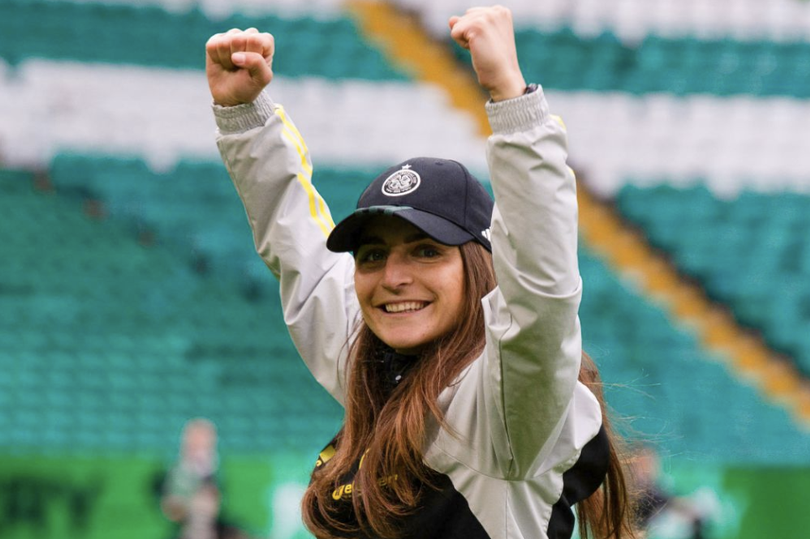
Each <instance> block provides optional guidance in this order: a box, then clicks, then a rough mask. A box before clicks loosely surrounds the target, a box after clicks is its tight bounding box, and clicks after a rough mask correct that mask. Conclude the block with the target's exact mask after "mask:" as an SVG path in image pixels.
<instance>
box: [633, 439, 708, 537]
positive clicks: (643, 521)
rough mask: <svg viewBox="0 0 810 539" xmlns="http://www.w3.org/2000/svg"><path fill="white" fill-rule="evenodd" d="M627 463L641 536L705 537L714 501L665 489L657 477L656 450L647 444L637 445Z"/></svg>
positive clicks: (658, 459)
mask: <svg viewBox="0 0 810 539" xmlns="http://www.w3.org/2000/svg"><path fill="white" fill-rule="evenodd" d="M631 462H632V465H631V472H632V473H631V477H632V479H633V484H634V486H635V488H636V489H637V491H638V505H637V515H638V521H639V527H640V529H641V530H642V532H641V534H640V537H641V539H645V538H649V539H663V538H667V539H706V537H707V535H706V522H707V520H708V518H709V517H710V516H711V513H712V508H713V507H714V506H715V505H716V503H714V502H713V500H705V499H704V500H703V501H702V502H700V501H699V500H698V499H693V498H690V497H686V496H676V495H674V494H672V493H671V492H669V491H668V490H667V489H666V488H665V487H664V485H663V482H662V479H661V463H660V458H659V456H658V452H657V451H656V450H655V449H654V448H653V447H650V446H649V445H641V446H639V447H638V448H637V449H636V450H635V452H634V454H633V457H632V459H631ZM704 498H705V496H704Z"/></svg>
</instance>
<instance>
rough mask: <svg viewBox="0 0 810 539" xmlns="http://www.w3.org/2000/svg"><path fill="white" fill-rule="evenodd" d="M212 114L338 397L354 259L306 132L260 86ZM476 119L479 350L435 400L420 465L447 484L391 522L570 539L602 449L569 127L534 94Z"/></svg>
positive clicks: (468, 534) (289, 315)
mask: <svg viewBox="0 0 810 539" xmlns="http://www.w3.org/2000/svg"><path fill="white" fill-rule="evenodd" d="M214 112H215V117H216V121H217V126H218V128H219V133H218V137H217V144H218V146H219V149H220V152H221V154H222V158H223V161H224V163H225V165H226V167H227V169H228V171H229V173H230V175H231V177H232V179H233V182H234V184H235V186H236V189H237V191H238V193H239V196H240V197H241V199H242V201H243V203H244V206H245V210H246V212H247V216H248V219H249V221H250V226H251V228H252V230H253V237H254V241H255V245H256V249H257V251H258V253H259V255H260V256H261V257H262V259H263V260H264V261H265V263H266V264H267V266H268V267H269V268H270V270H271V271H272V272H273V274H274V275H275V276H276V277H277V278H278V279H279V281H280V289H281V300H282V305H283V310H284V319H285V321H286V323H287V326H288V328H289V331H290V334H291V336H292V339H293V341H294V342H295V345H296V347H297V349H298V352H299V353H300V355H301V357H302V358H303V359H304V361H305V362H306V364H307V366H308V367H309V369H310V370H311V372H312V374H313V375H314V376H315V378H316V379H317V380H318V382H319V383H320V384H321V385H322V386H323V387H324V388H325V389H326V390H327V391H328V392H329V393H330V394H331V395H332V396H333V397H334V398H335V399H337V400H338V402H340V403H341V404H343V401H344V393H345V380H344V368H343V366H344V364H345V362H346V361H347V359H348V358H347V347H346V342H347V339H348V337H349V336H350V334H351V332H352V329H353V328H354V327H355V324H356V322H357V320H358V317H359V306H358V303H357V298H356V295H355V292H354V281H353V272H354V261H353V259H352V256H351V255H350V254H347V253H341V254H337V253H332V252H330V251H328V250H327V249H326V237H327V235H328V234H329V232H330V230H331V228H332V227H333V226H334V225H333V221H332V218H331V216H330V213H329V210H328V208H327V207H326V204H325V203H324V201H323V199H322V198H321V197H320V196H319V195H318V193H317V191H316V190H315V188H314V186H313V185H312V183H311V178H312V164H311V161H310V156H309V153H308V150H307V147H306V144H305V142H304V139H303V137H302V136H301V134H300V133H299V132H298V130H297V129H296V127H295V125H294V124H293V123H292V121H291V120H290V118H289V117H288V116H287V113H286V111H285V110H284V109H283V108H282V107H281V106H280V105H278V104H275V103H273V102H272V100H271V98H270V97H269V95H268V94H267V93H266V92H265V93H263V94H262V95H261V96H260V97H259V98H258V99H257V100H256V101H255V102H253V103H251V104H247V105H240V106H238V107H231V108H222V107H217V106H215V107H214ZM487 113H488V115H489V121H490V125H491V126H492V130H493V135H492V136H491V137H490V138H489V140H488V143H487V159H488V164H489V169H490V175H491V181H492V186H493V191H494V193H495V200H496V205H495V211H494V215H493V219H492V246H493V257H494V261H495V270H496V274H497V280H498V287H497V288H496V289H495V290H494V291H492V292H491V293H490V294H489V295H488V296H487V297H485V298H484V299H483V303H484V307H485V312H486V343H487V344H486V349H485V351H484V353H483V354H482V355H481V356H480V357H479V358H477V359H476V360H475V361H474V362H473V363H472V364H471V365H470V366H469V367H468V368H467V369H466V370H465V371H464V372H463V373H462V374H461V375H460V377H459V380H458V383H456V384H454V385H452V386H451V387H448V388H447V389H446V390H445V391H444V392H443V393H442V394H441V397H440V405H441V408H442V409H443V410H444V411H445V417H446V420H447V423H448V424H449V426H450V427H452V429H453V430H454V431H455V433H457V436H453V435H451V434H450V433H449V432H447V431H445V430H444V429H440V428H439V427H437V426H434V427H433V428H432V431H431V433H430V436H429V438H428V441H427V442H426V445H425V448H424V461H425V463H426V464H427V465H428V466H429V467H430V468H432V469H433V470H434V471H435V472H437V474H438V475H439V476H440V477H442V478H443V479H444V483H443V488H444V490H443V492H442V493H440V495H438V496H434V498H436V499H435V500H434V499H433V498H429V501H428V502H427V503H426V507H425V508H424V511H422V512H421V513H418V514H417V515H416V516H415V517H414V521H413V522H410V523H405V524H404V526H405V527H406V528H407V529H408V530H409V533H410V534H412V536H413V537H435V538H448V537H459V538H461V537H463V538H465V539H472V538H477V537H487V538H492V539H523V538H526V539H528V538H540V539H542V538H547V537H548V538H563V537H566V538H567V537H570V536H571V530H572V529H573V516H572V513H571V510H570V506H571V505H572V504H573V503H576V502H577V501H578V500H579V499H582V498H584V497H587V496H588V495H590V493H591V492H593V491H594V490H595V489H596V488H597V487H598V486H599V485H600V484H601V483H602V481H603V479H604V474H605V470H606V466H607V453H606V448H605V443H604V434H603V431H602V430H601V414H600V408H599V404H598V402H597V400H596V398H595V397H594V395H593V394H592V393H591V392H590V391H589V390H588V389H587V388H586V387H585V386H584V385H582V384H581V383H579V382H577V375H578V372H579V365H580V354H581V334H580V326H579V318H578V316H577V311H578V307H579V301H580V296H581V291H582V283H581V279H580V276H579V270H578V264H577V205H576V186H575V180H574V175H573V172H572V171H571V169H570V168H569V167H568V166H567V165H566V156H567V148H566V132H565V127H564V125H563V124H562V122H561V121H560V120H559V119H558V118H557V117H555V116H552V115H550V113H549V111H548V105H547V103H546V100H545V97H544V95H543V91H542V89H539V90H537V91H535V92H533V93H530V94H527V95H524V96H521V97H518V98H515V99H511V100H508V101H503V102H499V103H489V104H487ZM325 435H326V434H325ZM324 441H325V442H326V440H324ZM437 507H439V508H440V510H436V508H437ZM369 537H371V536H369Z"/></svg>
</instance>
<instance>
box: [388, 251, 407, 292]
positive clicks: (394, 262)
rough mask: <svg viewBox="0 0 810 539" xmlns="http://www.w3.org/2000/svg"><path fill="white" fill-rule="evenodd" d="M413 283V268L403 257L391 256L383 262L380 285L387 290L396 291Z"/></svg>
mask: <svg viewBox="0 0 810 539" xmlns="http://www.w3.org/2000/svg"><path fill="white" fill-rule="evenodd" d="M412 281H413V268H412V267H411V265H410V264H408V262H407V261H406V260H405V259H403V257H401V256H398V255H391V256H389V257H388V259H387V260H386V261H385V268H383V278H382V285H383V286H384V287H386V288H388V289H392V290H393V289H397V288H400V287H401V286H403V285H406V284H409V283H411V282H412Z"/></svg>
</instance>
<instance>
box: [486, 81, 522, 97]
mask: <svg viewBox="0 0 810 539" xmlns="http://www.w3.org/2000/svg"><path fill="white" fill-rule="evenodd" d="M528 88H529V86H527V85H526V81H525V80H523V78H521V79H520V80H519V81H515V82H514V83H512V84H509V85H508V86H503V87H499V88H493V89H492V90H490V91H489V97H490V99H491V100H492V101H493V102H494V103H497V102H498V101H506V100H507V99H514V98H516V97H520V96H522V95H524V94H525V93H527V89H528Z"/></svg>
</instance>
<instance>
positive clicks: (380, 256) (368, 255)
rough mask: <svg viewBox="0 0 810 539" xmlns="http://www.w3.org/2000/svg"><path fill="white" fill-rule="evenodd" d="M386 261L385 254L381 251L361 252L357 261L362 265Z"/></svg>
mask: <svg viewBox="0 0 810 539" xmlns="http://www.w3.org/2000/svg"><path fill="white" fill-rule="evenodd" d="M384 259H385V253H383V252H382V251H380V250H379V249H369V250H362V249H361V250H360V252H359V253H358V254H357V261H358V262H360V263H371V262H379V261H380V260H384Z"/></svg>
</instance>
